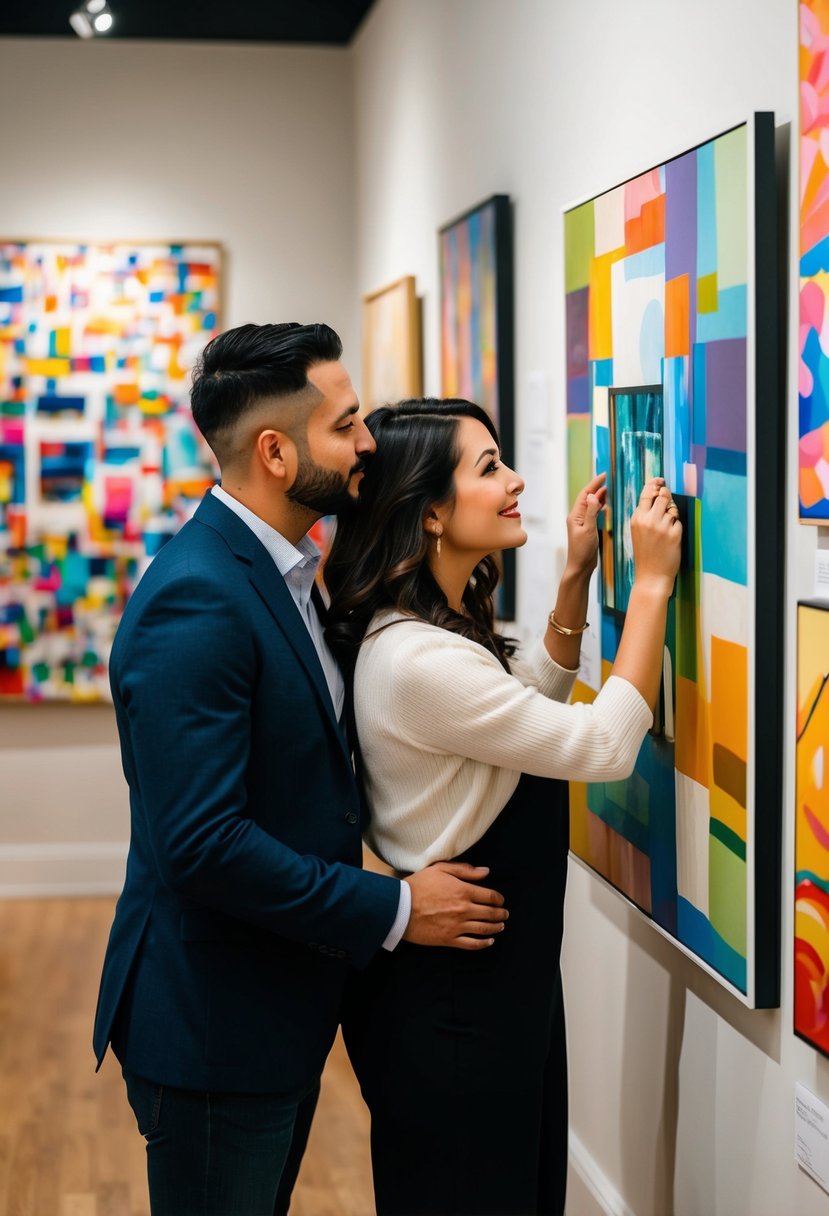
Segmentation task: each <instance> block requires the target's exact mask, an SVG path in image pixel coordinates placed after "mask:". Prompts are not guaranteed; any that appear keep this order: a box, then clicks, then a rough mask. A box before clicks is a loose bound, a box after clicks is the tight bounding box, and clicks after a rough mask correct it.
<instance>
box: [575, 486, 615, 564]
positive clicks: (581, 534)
mask: <svg viewBox="0 0 829 1216" xmlns="http://www.w3.org/2000/svg"><path fill="white" fill-rule="evenodd" d="M606 499H607V489H606V487H605V475H604V473H599V475H598V477H594V478H593V480H592V481H588V483H587V485H586V486H585V487H584V489H582V490H580V491H579V493H578V494H577V495H576V501H575V502H574V503H573V509H572V510H571V512H570V514H569V515H568V516H567V567H568V569H569V570H570V571H572V572H573V573H574V574H588V575H589V574H592V573H593V571H594V570H595V568H596V560H597V555H598V552H599V533H598V529H597V527H596V520H597V519H598V515H599V512H600V511H601V510H602V508H603V507H604V505H605V501H606Z"/></svg>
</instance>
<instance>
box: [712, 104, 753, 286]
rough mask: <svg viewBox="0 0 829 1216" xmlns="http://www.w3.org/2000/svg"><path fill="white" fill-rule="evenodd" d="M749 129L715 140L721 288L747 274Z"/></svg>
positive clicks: (719, 277) (740, 280)
mask: <svg viewBox="0 0 829 1216" xmlns="http://www.w3.org/2000/svg"><path fill="white" fill-rule="evenodd" d="M747 151H748V128H747V127H745V126H743V127H737V129H736V130H735V131H729V133H728V134H727V135H722V136H720V138H719V139H717V140H715V141H714V180H715V192H716V215H717V280H718V283H719V288H720V291H722V290H723V289H724V288H726V287H737V286H739V285H740V284H742V283H745V281H746V276H747V266H748V257H747V245H746V242H747V222H746V199H747V197H748V193H747V191H748V166H747Z"/></svg>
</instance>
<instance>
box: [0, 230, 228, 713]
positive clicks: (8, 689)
mask: <svg viewBox="0 0 829 1216" xmlns="http://www.w3.org/2000/svg"><path fill="white" fill-rule="evenodd" d="M220 263H221V258H220V250H219V249H218V247H216V246H213V245H205V246H201V245H199V246H195V245H194V246H185V245H159V244H146V245H139V244H135V245H131V244H120V243H119V244H111V245H94V244H74V243H70V242H62V243H53V242H27V243H23V242H14V243H12V242H6V243H0V697H13V698H26V699H28V700H31V701H44V700H69V701H89V700H99V699H101V698H106V697H108V695H109V688H108V682H107V659H108V655H109V649H110V645H111V641H112V637H113V634H114V632H115V628H116V626H117V623H118V618H119V615H120V612H121V610H122V608H123V605H124V603H125V601H126V598H127V596H128V595H129V593H130V590H131V589H132V587H133V586H134V585H135V583H136V581H137V579H138V578H139V577H140V575H141V573H142V572H143V570H144V568H145V567H146V565H147V563H148V561H149V560H150V559H151V558H152V557H153V555H154V554H155V553H156V552H157V551H158V549H159V548H160V547H161V545H162V544H163V543H164V541H165V540H167V539H168V538H169V537H170V536H171V535H172V534H173V533H174V532H175V531H176V530H177V529H178V528H179V527H180V526H181V524H182V523H183V522H184V521H185V520H186V519H187V518H188V517H189V516H190V515H191V514H192V512H193V511H194V510H195V508H196V506H197V505H198V502H199V500H200V498H201V496H202V494H203V493H204V492H205V490H206V489H207V488H208V487H209V486H210V485H211V483H212V482H213V480H214V475H213V463H212V459H211V457H210V454H209V451H208V449H207V448H206V446H205V445H204V443H203V441H202V440H201V439H200V437H199V436H198V434H197V432H196V430H195V427H194V425H193V421H192V417H191V415H190V409H189V374H190V369H191V368H192V365H193V362H194V360H195V358H196V356H197V355H198V354H199V352H200V351H201V349H202V347H203V346H204V344H205V343H206V342H207V341H208V340H209V339H210V338H211V337H212V336H213V335H214V334H215V333H216V332H217V324H218V309H219V280H220Z"/></svg>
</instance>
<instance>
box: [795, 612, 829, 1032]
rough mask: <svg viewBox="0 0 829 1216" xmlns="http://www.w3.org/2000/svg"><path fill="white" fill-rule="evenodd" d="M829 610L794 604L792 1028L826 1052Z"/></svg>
mask: <svg viewBox="0 0 829 1216" xmlns="http://www.w3.org/2000/svg"><path fill="white" fill-rule="evenodd" d="M827 750H829V608H827V606H826V605H825V604H798V608H797V749H796V771H797V795H796V800H795V825H796V827H795V909H794V1029H795V1033H796V1034H798V1035H800V1036H801V1037H802V1038H804V1039H807V1040H808V1041H809V1042H810V1043H813V1044H814V1046H815V1047H818V1048H820V1050H821V1051H822V1052H823V1053H824V1054H825V1055H827V1056H829V766H827V760H829V756H827Z"/></svg>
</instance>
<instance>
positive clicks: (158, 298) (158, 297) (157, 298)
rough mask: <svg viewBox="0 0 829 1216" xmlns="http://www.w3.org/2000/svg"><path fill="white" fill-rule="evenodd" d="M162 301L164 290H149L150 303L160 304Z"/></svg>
mask: <svg viewBox="0 0 829 1216" xmlns="http://www.w3.org/2000/svg"><path fill="white" fill-rule="evenodd" d="M163 302H164V292H163V291H151V292H150V303H151V304H162V303H163Z"/></svg>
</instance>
